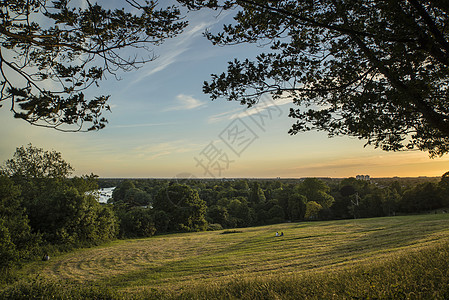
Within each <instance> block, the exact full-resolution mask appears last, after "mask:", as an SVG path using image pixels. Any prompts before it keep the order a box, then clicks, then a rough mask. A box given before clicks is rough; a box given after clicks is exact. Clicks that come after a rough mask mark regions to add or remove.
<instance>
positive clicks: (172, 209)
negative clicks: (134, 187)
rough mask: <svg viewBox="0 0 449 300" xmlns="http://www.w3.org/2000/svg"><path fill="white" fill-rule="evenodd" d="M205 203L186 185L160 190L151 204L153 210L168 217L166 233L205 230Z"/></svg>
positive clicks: (176, 185) (174, 185)
mask: <svg viewBox="0 0 449 300" xmlns="http://www.w3.org/2000/svg"><path fill="white" fill-rule="evenodd" d="M206 208H207V207H206V202H204V201H203V200H202V199H200V197H199V195H198V191H196V190H194V189H192V188H191V187H189V186H187V185H180V184H172V185H170V186H168V187H166V188H162V189H161V190H160V191H159V193H158V194H157V195H156V197H155V199H154V202H153V209H154V210H155V211H156V212H157V211H162V212H164V213H165V215H166V216H168V218H169V219H168V231H202V230H206V228H207V222H206V219H205V215H206Z"/></svg>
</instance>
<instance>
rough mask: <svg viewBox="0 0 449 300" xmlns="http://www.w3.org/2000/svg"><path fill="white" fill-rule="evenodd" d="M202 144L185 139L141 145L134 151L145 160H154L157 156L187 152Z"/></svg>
mask: <svg viewBox="0 0 449 300" xmlns="http://www.w3.org/2000/svg"><path fill="white" fill-rule="evenodd" d="M199 147H200V145H197V144H192V143H189V142H187V141H185V140H178V141H171V142H162V143H156V144H152V145H145V146H139V147H137V148H135V149H134V150H133V151H132V152H133V153H134V155H135V156H136V157H138V158H141V159H145V160H154V159H156V158H159V157H162V156H167V155H172V154H176V153H185V152H190V151H193V150H197V149H198V148H199Z"/></svg>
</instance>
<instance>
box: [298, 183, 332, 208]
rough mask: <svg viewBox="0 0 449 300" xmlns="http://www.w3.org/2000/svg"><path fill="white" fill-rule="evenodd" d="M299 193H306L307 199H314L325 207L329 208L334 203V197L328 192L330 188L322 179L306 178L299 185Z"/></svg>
mask: <svg viewBox="0 0 449 300" xmlns="http://www.w3.org/2000/svg"><path fill="white" fill-rule="evenodd" d="M297 191H298V193H300V194H301V195H304V196H305V197H306V198H307V201H314V202H316V203H318V204H320V205H321V207H322V208H323V209H328V208H329V207H331V206H332V204H333V203H334V198H333V197H332V196H331V195H329V194H328V192H329V191H330V188H329V187H328V186H327V185H326V183H325V182H324V181H322V180H319V179H316V178H306V179H304V181H303V182H301V184H299V186H298V187H297Z"/></svg>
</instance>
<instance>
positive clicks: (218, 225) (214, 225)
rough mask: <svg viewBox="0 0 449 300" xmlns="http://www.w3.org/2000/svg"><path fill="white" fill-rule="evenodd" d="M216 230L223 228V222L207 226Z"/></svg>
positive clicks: (209, 229)
mask: <svg viewBox="0 0 449 300" xmlns="http://www.w3.org/2000/svg"><path fill="white" fill-rule="evenodd" d="M216 230H223V226H221V224H209V225H208V226H207V231H216Z"/></svg>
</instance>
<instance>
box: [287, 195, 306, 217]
mask: <svg viewBox="0 0 449 300" xmlns="http://www.w3.org/2000/svg"><path fill="white" fill-rule="evenodd" d="M306 203H307V198H306V196H304V195H301V194H298V193H294V194H292V195H290V197H288V217H289V219H290V220H291V221H299V220H302V219H304V215H305V213H306Z"/></svg>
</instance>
